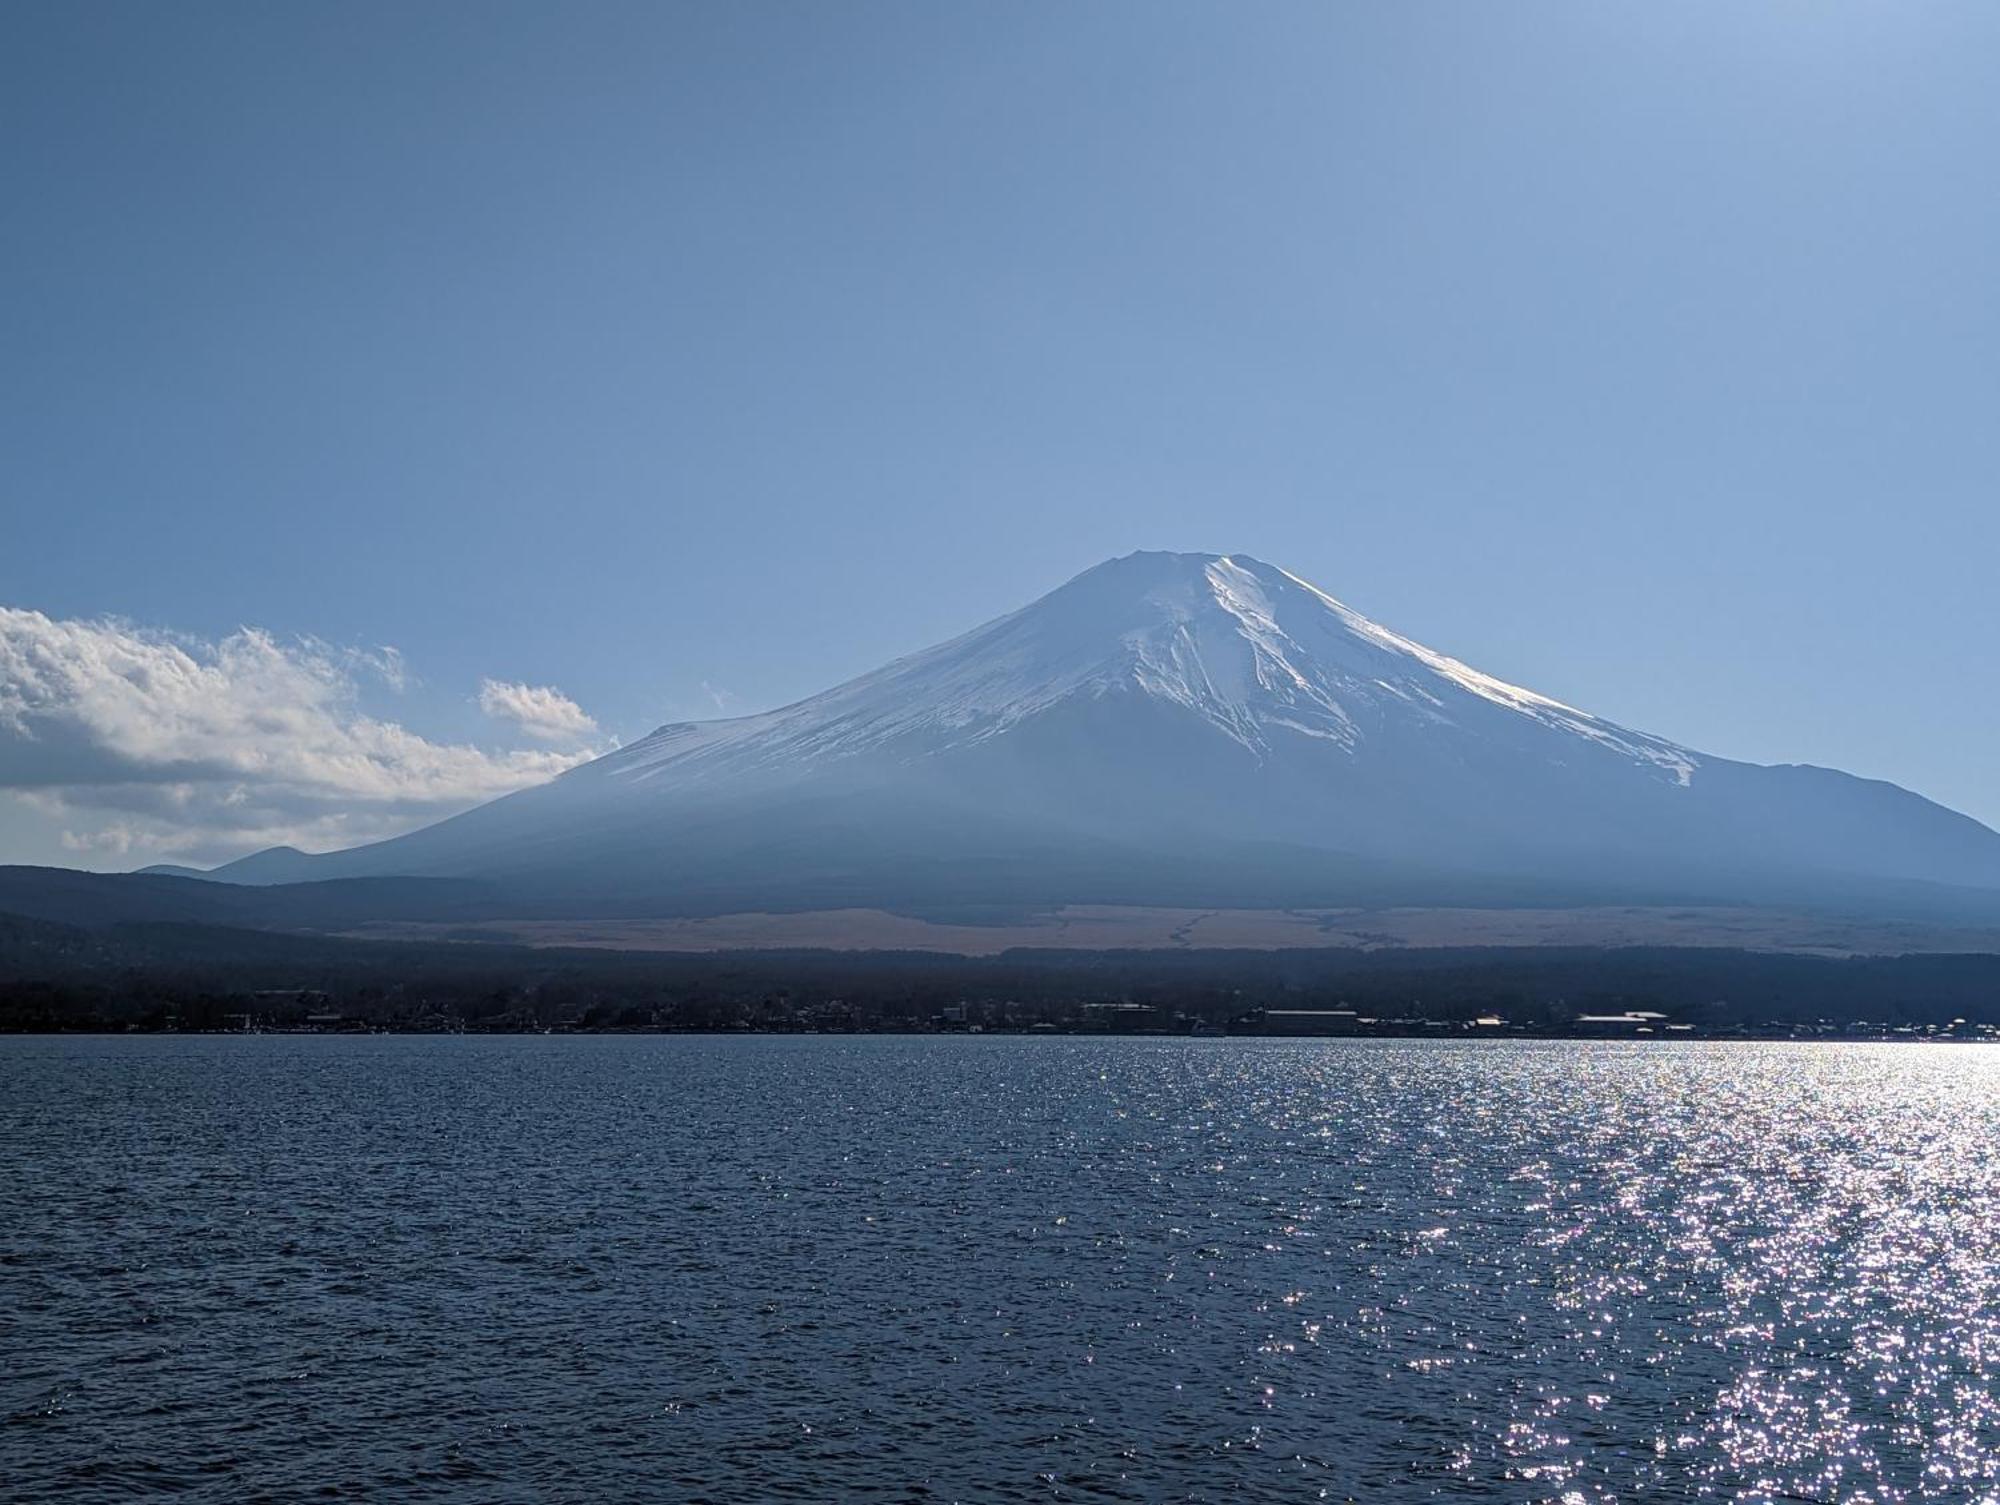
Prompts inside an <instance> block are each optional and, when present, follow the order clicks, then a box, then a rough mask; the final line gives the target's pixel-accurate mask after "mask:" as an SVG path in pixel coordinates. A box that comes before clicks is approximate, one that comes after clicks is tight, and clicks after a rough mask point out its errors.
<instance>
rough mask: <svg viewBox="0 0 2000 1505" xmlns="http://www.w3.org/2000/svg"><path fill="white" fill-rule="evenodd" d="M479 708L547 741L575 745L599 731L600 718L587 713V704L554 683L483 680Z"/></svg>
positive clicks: (480, 684)
mask: <svg viewBox="0 0 2000 1505" xmlns="http://www.w3.org/2000/svg"><path fill="white" fill-rule="evenodd" d="M479 709H480V710H482V711H484V712H485V713H486V714H487V715H488V716H491V717H492V718H493V719H494V720H496V721H504V722H507V723H509V724H510V725H513V726H515V727H518V728H519V729H520V730H521V731H523V732H525V733H526V734H527V735H528V736H530V737H534V738H537V739H539V740H540V741H543V742H555V743H562V744H564V745H566V746H571V747H574V746H576V745H578V744H580V743H584V742H587V741H589V740H590V739H591V738H593V737H595V736H596V735H597V731H598V728H597V722H596V721H594V720H593V719H592V718H591V717H590V716H588V715H587V714H585V712H584V709H583V707H582V706H580V705H578V704H577V703H576V702H575V701H574V700H571V699H570V698H569V697H568V696H567V695H565V694H563V692H562V691H560V690H558V689H557V688H555V686H553V685H520V684H509V683H508V682H506V681H505V680H498V679H486V680H481V681H480V683H479Z"/></svg>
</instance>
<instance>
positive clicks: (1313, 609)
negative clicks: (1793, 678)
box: [222, 553, 2000, 913]
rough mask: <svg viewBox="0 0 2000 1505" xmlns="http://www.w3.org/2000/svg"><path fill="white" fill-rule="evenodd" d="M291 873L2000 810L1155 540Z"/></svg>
mask: <svg viewBox="0 0 2000 1505" xmlns="http://www.w3.org/2000/svg"><path fill="white" fill-rule="evenodd" d="M262 855H268V854H262ZM258 862H259V859H256V858H253V859H247V860H246V868H247V867H248V866H249V865H250V864H256V863H258ZM279 866H280V867H282V868H283V872H282V873H278V872H277V871H275V870H274V868H273V867H272V865H271V864H270V863H268V862H266V863H264V865H263V866H262V867H261V868H258V869H256V870H255V871H256V873H257V878H256V880H255V881H273V880H277V881H285V880H289V879H295V878H304V877H344V876H352V875H379V874H432V875H438V876H454V877H480V878H487V879H490V880H494V881H496V882H500V883H503V884H507V885H510V886H511V888H512V889H513V891H516V892H519V893H522V894H525V895H530V896H532V899H531V900H524V902H532V903H533V904H539V905H541V906H542V907H544V908H553V907H567V908H568V909H569V910H570V912H575V911H576V910H577V909H590V910H598V909H603V908H604V907H605V906H616V907H618V908H620V909H621V910H622V911H624V912H627V913H630V912H633V911H634V910H643V911H648V912H658V913H668V912H673V911H675V910H681V909H688V908H717V907H723V908H727V907H737V908H799V907H815V906H829V905H833V904H843V903H867V904H880V905H888V906H897V905H902V906H905V907H907V906H909V905H912V904H919V903H931V904H950V905H959V906H965V905H974V906H977V905H992V904H1008V905H1020V904H1024V903H1026V904H1055V903H1061V902H1077V901H1085V900H1097V901H1102V902H1149V901H1150V902H1168V901H1172V902H1183V903H1199V904H1215V905H1235V906H1242V905H1245V904H1258V903H1278V904H1306V903H1313V902H1327V903H1338V902H1347V903H1353V902H1369V901H1371V900H1376V901H1382V900H1386V899H1388V898H1390V897H1394V898H1395V899H1397V900H1399V901H1402V902H1421V901H1422V899H1423V897H1424V896H1425V895H1435V894H1440V893H1445V892H1450V893H1453V894H1457V895H1461V896H1462V895H1464V894H1467V893H1474V894H1482V895H1495V894H1497V895H1502V896H1504V895H1508V894H1514V893H1518V892H1524V891H1526V889H1525V888H1524V887H1523V886H1524V885H1525V886H1526V888H1532V889H1533V890H1534V891H1536V892H1541V893H1556V892H1560V893H1561V894H1563V895H1565V896H1567V897H1568V898H1570V899H1571V900H1575V899H1580V898H1589V897H1593V896H1612V895H1617V896H1622V897H1630V896H1634V895H1638V894H1653V895H1660V896H1665V895H1676V896H1689V897H1693V896H1701V897H1708V898H1723V897H1730V896H1754V897H1785V898H1795V897H1798V896H1800V895H1807V894H1809V893H1812V892H1819V891H1824V890H1827V889H1828V888H1829V887H1832V888H1843V887H1848V888H1851V886H1852V885H1853V884H1856V883H1863V884H1865V883H1876V882H1880V881H1883V880H1893V881H1899V882H1909V881H1916V882H1921V883H1934V884H1954V885H1969V886H1978V887H1985V888H1991V889H2000V834H1996V833H1994V832H1992V831H1990V830H1988V829H1987V828H1986V827H1984V826H1981V825H1979V824H1978V823H1977V822H1975V821H1972V820H1970V819H1968V818H1966V817H1964V816H1961V815H1957V814H1954V813H1953V812H1951V811H1949V810H1945V809H1943V808H1941V807H1939V806H1936V805H1933V804H1931V803H1929V802H1928V801H1926V800H1923V799H1920V798H1919V797H1917V796H1916V795H1913V794H1910V793H1908V792H1906V791H1904V790H1901V789H1897V788H1895V787H1894V786H1892V785H1888V784H1880V783H1874V782H1870V781H1866V780H1861V779H1856V778H1852V777H1850V776H1848V775H1846V774H1840V773H1835V772H1833V771H1831V770H1826V769H1817V768H1808V767H1780V768H1763V767H1757V766H1754V765H1750V764H1744V763H1737V762H1734V761H1731V760H1729V759H1722V758H1715V757H1711V756H1708V755H1706V754H1702V753H1697V752H1695V751H1693V750H1691V749H1689V748H1686V747H1683V746H1680V745H1679V744H1677V743H1674V742H1671V741H1667V740H1665V739H1663V738H1660V737H1656V736H1652V735H1649V734H1647V733H1644V732H1638V731H1634V730H1631V729H1629V728H1626V727H1623V726H1619V725H1617V724H1616V723H1613V722H1610V721H1606V720H1604V719H1603V718H1601V717H1597V716H1593V715H1591V714H1589V713H1588V712H1586V711H1582V710H1578V709H1576V708H1574V707H1572V706H1568V705H1564V704H1562V703H1561V702H1559V701H1556V700H1552V699H1550V698H1549V697H1547V696H1544V695H1539V694H1536V693H1535V692H1534V691H1532V690H1526V689H1522V688H1521V687H1519V686H1516V685H1511V684H1507V683H1505V682H1503V681H1501V680H1498V679H1495V678H1493V677H1492V676H1490V675H1487V674H1483V673H1481V672H1480V671H1478V670H1477V669H1474V668H1472V667H1470V666H1469V665H1467V664H1464V663H1462V662H1460V661H1459V660H1457V659H1454V658H1451V657H1448V656H1447V655H1445V654H1442V653H1439V652H1437V651H1435V650H1433V649H1430V648H1426V647H1424V646H1423V645H1421V644H1419V643H1416V642H1414V641H1412V640H1411V639H1409V638H1406V637H1403V636H1401V635H1400V634H1398V633H1395V632H1392V631H1390V630H1389V629H1388V628H1386V627H1382V626H1380V625H1378V624H1376V623H1374V622H1372V621H1370V620H1369V619H1368V618H1366V617H1364V616H1362V615H1361V614H1360V613H1358V612H1356V611H1353V610H1351V609H1350V608H1348V607H1346V606H1343V605H1342V604H1341V603H1340V602H1339V601H1337V600H1335V599H1334V598H1333V597H1332V596H1329V595H1327V594H1326V593H1325V592H1323V591H1321V590H1319V589H1318V588H1316V587H1315V586H1312V585H1310V584H1308V583H1306V582H1305V581H1304V580H1302V579H1300V578H1299V577H1297V576H1296V575H1292V574H1290V573H1288V572H1287V571H1285V570H1282V569H1279V568H1277V567H1275V566H1273V565H1269V564H1265V563H1264V562H1262V561H1261V560H1257V559H1253V558H1251V557H1250V556H1248V555H1244V554H1169V553H1139V554H1129V555H1126V556H1125V557H1123V558H1119V559H1113V560H1109V561H1107V562H1106V563H1104V564H1100V565H1098V566H1097V567H1095V568H1094V569H1090V570H1087V571H1085V572H1084V573H1083V574H1081V575H1079V576H1077V577H1076V578H1075V579H1074V580H1071V581H1070V582H1069V583H1068V584H1066V585H1063V586H1061V587H1059V588H1057V589H1056V590H1054V591H1052V592H1050V593H1049V594H1048V595H1046V596H1043V597H1042V598H1041V599H1040V600H1037V601H1035V602H1033V603H1031V604H1029V605H1028V606H1025V607H1023V608H1022V609H1021V610H1019V611H1016V612H1013V613H1011V614H1009V615H1007V616H1004V617H1001V618H999V619H997V620H995V621H992V622H988V623H987V624H985V625H984V626H982V627H977V628H974V629H973V630H972V631H970V632H968V633H966V634H964V635H963V636H961V637H958V638H954V639H952V640H951V641H949V642H946V643H941V644H939V645H938V646H936V647H933V648H928V649H925V650H923V651H922V652H919V653H915V654H912V655H910V656H909V657H907V658H903V659H898V660H897V661H895V662H894V663H891V664H889V665H887V666H885V667H883V668H881V669H878V670H876V671H875V672H873V673H870V674H865V675H862V676H861V677H860V678H858V679H854V680H850V681H848V682H847V683H845V684H842V685H839V686H836V687H834V688H833V689H830V690H827V691H824V692H823V693H821V694H818V695H814V696H812V697H810V698H808V699H805V700H802V701H799V702H797V703H796V704H793V705H789V706H785V707H782V708H780V709H778V710H773V711H766V712H763V713H760V714H757V715H752V716H739V717H732V718H729V719H725V720H716V721H703V722H688V723H680V724H675V725H671V726H664V727H661V728H660V729H659V730H658V731H655V732H654V733H652V734H651V735H650V736H648V737H645V738H643V739H642V740H640V741H638V742H635V743H632V744H631V745H629V746H627V747H624V748H622V749H620V750H619V751H617V752H614V753H611V754H609V755H608V756H606V757H604V758H601V759H599V760H597V761H596V762H594V763H591V764H587V765H585V766H584V767H582V768H578V769H575V770H572V771H571V772H570V773H568V774H565V775H564V776H563V777H562V778H560V779H558V780H556V781H555V782H554V783H552V784H549V785H546V786H544V787H542V788H539V789H533V790H528V791H525V792H524V793H521V794H517V795H513V796H510V797H508V798H507V799H503V800H500V801H497V802H495V803H494V804H492V805H488V806H484V807H482V808H480V809H477V810H473V811H470V812H468V813H467V814H465V815H462V816H459V817H456V818H455V819H453V820H449V821H445V822H443V823H441V824H439V825H437V826H433V827H430V828H428V829H426V830H423V831H418V832H415V833H413V834H411V835H409V836H405V837H400V838H398V839H396V840H394V841H388V842H383V843H380V844H378V845H375V846H372V847H363V848H358V849H355V850H353V851H349V852H342V853H334V854H329V855H326V856H322V857H318V858H309V859H304V860H303V861H301V862H298V863H289V862H288V863H284V864H279ZM222 875H223V876H229V875H230V874H229V870H228V869H224V870H223V874H222ZM242 876H244V877H245V878H249V877H250V876H251V874H250V872H248V871H246V872H244V873H243V874H242Z"/></svg>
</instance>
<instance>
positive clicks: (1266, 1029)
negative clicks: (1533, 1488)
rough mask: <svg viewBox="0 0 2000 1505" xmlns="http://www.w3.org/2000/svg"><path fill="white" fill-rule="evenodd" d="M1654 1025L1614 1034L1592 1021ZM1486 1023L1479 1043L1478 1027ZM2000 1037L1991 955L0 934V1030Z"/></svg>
mask: <svg viewBox="0 0 2000 1505" xmlns="http://www.w3.org/2000/svg"><path fill="white" fill-rule="evenodd" d="M1626 1013H1645V1014H1657V1015H1659V1016H1661V1017H1659V1018H1658V1019H1653V1020H1632V1021H1628V1022H1618V1021H1616V1020H1611V1021H1607V1020H1605V1019H1602V1018H1592V1017H1589V1016H1603V1015H1613V1016H1616V1015H1620V1014H1626ZM1496 1017H1497V1018H1498V1019H1500V1020H1501V1021H1502V1023H1501V1024H1499V1025H1491V1024H1487V1025H1478V1024H1475V1023H1474V1021H1476V1020H1478V1019H1481V1018H1487V1019H1492V1018H1496ZM974 1024H978V1025H981V1026H982V1027H984V1028H988V1029H995V1030H998V1029H1008V1028H1014V1029H1030V1028H1037V1027H1040V1028H1044V1029H1047V1028H1055V1029H1093V1030H1115V1031H1120V1032H1129V1031H1147V1032H1158V1031H1165V1032H1170V1033H1172V1032H1188V1031H1191V1030H1194V1029H1197V1028H1199V1029H1204V1030H1222V1031H1230V1032H1244V1033H1299V1032H1310V1033H1412V1032H1428V1031H1433V1030H1437V1029H1440V1028H1446V1029H1461V1030H1483V1031H1485V1032H1487V1033H1494V1032H1501V1033H1504V1032H1508V1031H1516V1032H1528V1033H1558V1034H1564V1033H1596V1034H1601V1033H1613V1034H1616V1033H1622V1032H1651V1033H1659V1034H1666V1033H1669V1032H1674V1033H1683V1034H1738V1033H1779V1034H1794V1033H1800V1032H1824V1031H1846V1030H1850V1029H1854V1028H1861V1029H1863V1030H1865V1031H1866V1032H1877V1033H1879V1032H1891V1031H1895V1030H1898V1029H1910V1028H1916V1029H1924V1028H1930V1029H1934V1030H1939V1031H1944V1032H1953V1031H1955V1032H1956V1033H1957V1034H1958V1035H1960V1036H1976V1035H1980V1034H1985V1033H1991V1032H1995V1031H2000V956H1993V955H1966V956H1910V957H1860V958H1851V959H1827V958H1819V957H1810V956H1792V955H1777V954H1770V953H1760V952H1745V951H1728V950H1720V949H1707V948H1699V949H1696V948H1688V949H1670V948H1645V949H1624V950H1576V949H1565V948H1556V947H1513V948H1487V949H1464V950H1417V949H1410V950H1390V951H1357V950H1352V949H1313V950H1288V951H1195V950H1188V951H1160V950H1146V951H1104V952H1076V951H1029V950H1020V951H1010V952H1006V953H1003V954H1001V955H999V956H994V957H956V956H943V955H938V954H936V953H930V952H833V951H796V952H775V951H760V952H735V953H727V952H718V953H662V952H621V951H602V950H583V949H574V950H558V949H537V948H529V947H517V946H504V945H474V944H463V943H453V942H422V943H410V942H389V941H363V940H352V939H342V938H337V937H328V936H314V935H296V934H284V933H278V932H271V931H259V930H246V929H235V928H227V927H219V926H210V925H185V924H172V923H158V922H148V923H136V924H117V923H113V924H107V925H100V926H95V927H91V928H84V927H80V926H74V925H67V924H62V923H58V922H52V921H46V920H37V919H28V918H23V917H20V916H9V915H0V1029H4V1030H12V1031H20V1030H75V1029H115V1030H123V1029H167V1028H178V1029H228V1028H236V1029H241V1028H246V1027H250V1028H316V1029H355V1028H380V1029H434V1030H450V1029H516V1030H526V1029H556V1028H567V1029H725V1028H757V1029H794V1028H815V1029H844V1028H855V1029H913V1028H933V1027H949V1028H959V1027H963V1028H970V1027H971V1026H972V1025H974Z"/></svg>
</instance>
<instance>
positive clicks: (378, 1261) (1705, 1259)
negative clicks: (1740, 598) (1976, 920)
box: [0, 1036, 2000, 1505]
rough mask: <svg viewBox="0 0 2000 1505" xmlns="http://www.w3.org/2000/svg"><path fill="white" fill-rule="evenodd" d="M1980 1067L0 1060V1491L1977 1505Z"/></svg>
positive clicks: (1658, 1062)
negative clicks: (1965, 1504)
mask: <svg viewBox="0 0 2000 1505" xmlns="http://www.w3.org/2000/svg"><path fill="white" fill-rule="evenodd" d="M1996 1376H2000V1050H1992V1051H1989V1050H1983V1049H1980V1048H1977V1047H1971V1048H1926V1047H1920V1046H1904V1047H1898V1046H1853V1045H1848V1046H1793V1045H1777V1044H1773V1045H1764V1044H1758V1045H1702V1044H1691V1043H1683V1044H1654V1045H1627V1044H1561V1043H1548V1044H1478V1045H1461V1044H1428V1043H1396V1042H1303V1041H1235V1040H1100V1039H1060V1038H1059V1039H965V1038H957V1039H917V1038H909V1039H898V1038H886V1037H874V1038H869V1037H863V1038H836V1037H820V1038H803V1039H800V1038H769V1037H753V1038H731V1039H715V1038H696V1037H682V1038H672V1037H668V1038H662V1037H638V1038H617V1037H586V1038H562V1037H532V1038H411V1037H403V1038H394V1037H378V1038H354V1039H347V1038H310V1037H306V1038H299V1037H274V1036H262V1037H256V1036H253V1037H240V1038H227V1037H178V1038H176V1037H152V1038H121V1039H54V1038H42V1039H20V1038H16V1039H7V1040H0V1496H4V1497H5V1498H8V1499H17V1500H37V1501H39V1500H124V1499H129V1498H133V1497H135V1496H140V1495H143V1494H147V1493H150V1492H154V1491H158V1492H163V1493H164V1492H167V1491H173V1492H178V1493H180V1494H181V1495H182V1496H183V1497H184V1498H188V1499H195V1500H218V1501H221V1500H228V1501H236V1500H247V1499H270V1500H305V1499H322V1498H323V1499H334V1498H350V1499H370V1500H396V1501H404V1500H454V1501H457V1500H465V1501H602V1500H631V1499H657V1500H697V1499H699V1500H732V1501H733V1500H743V1501H751V1500H773V1499H797V1500H813V1501H818V1500H843V1499H846V1500H871V1499H873V1500H899V1501H901V1500H908V1501H918V1500H967V1501H973V1500H1028V1501H1044V1500H1060V1499H1077V1500H1148V1501H1155V1500H1161V1501H1164V1500H1271V1501H1279V1500H1286V1501H1289V1500H1317V1499H1331V1500H1344V1499H1350V1498H1351V1499H1356V1500H1362V1501H1371V1502H1372V1501H1400V1500H1427V1499H1434V1498H1436V1499H1448V1500H1494V1501H1542V1500H1551V1501H1565V1502H1572V1501H1584V1502H1596V1501H1609V1500H1673V1501H1680V1500H1703V1499H1713V1500H1755V1501H1764V1500H1773V1499H1789V1500H1806V1501H1843V1502H1852V1501H1869V1502H1876V1505H1881V1502H1889V1501H1904V1500H1952V1501H1986V1500H1993V1499H1996V1498H2000V1393H1997V1392H1996Z"/></svg>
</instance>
